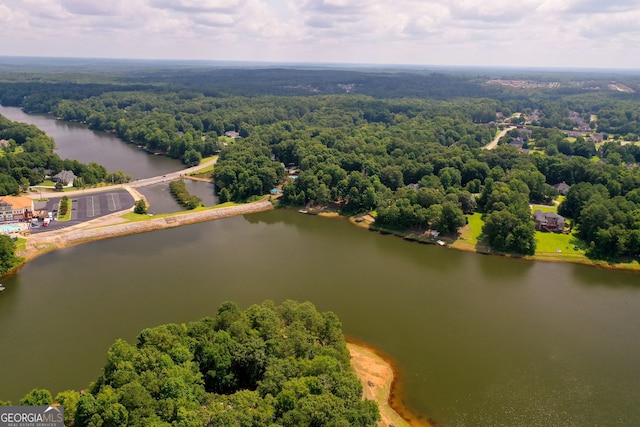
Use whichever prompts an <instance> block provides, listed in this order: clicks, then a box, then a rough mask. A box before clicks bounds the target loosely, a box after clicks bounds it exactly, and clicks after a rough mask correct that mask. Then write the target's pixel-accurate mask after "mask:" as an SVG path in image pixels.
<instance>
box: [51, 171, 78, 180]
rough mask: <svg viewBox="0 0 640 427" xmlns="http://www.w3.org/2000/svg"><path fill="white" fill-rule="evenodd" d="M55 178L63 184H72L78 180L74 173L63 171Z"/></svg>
mask: <svg viewBox="0 0 640 427" xmlns="http://www.w3.org/2000/svg"><path fill="white" fill-rule="evenodd" d="M54 178H55V179H57V180H58V181H62V182H71V181H73V180H74V179H76V178H77V176H76V175H75V174H74V173H73V172H72V171H68V170H63V171H62V172H60V173H58V174H56V175H54Z"/></svg>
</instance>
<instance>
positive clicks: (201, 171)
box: [189, 155, 218, 176]
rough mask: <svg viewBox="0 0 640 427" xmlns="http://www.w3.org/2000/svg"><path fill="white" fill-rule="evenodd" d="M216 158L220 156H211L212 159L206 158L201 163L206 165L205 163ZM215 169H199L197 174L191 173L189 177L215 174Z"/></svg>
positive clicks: (211, 167)
mask: <svg viewBox="0 0 640 427" xmlns="http://www.w3.org/2000/svg"><path fill="white" fill-rule="evenodd" d="M216 157H218V156H217V155H216V156H211V157H205V158H204V159H202V160H201V161H200V162H201V163H205V162H208V161H209V160H213V159H215V158H216ZM214 167H215V165H211V166H207V167H206V168H202V169H198V170H196V171H195V172H192V173H190V174H189V175H191V176H194V175H206V174H210V173H211V172H213V168H214Z"/></svg>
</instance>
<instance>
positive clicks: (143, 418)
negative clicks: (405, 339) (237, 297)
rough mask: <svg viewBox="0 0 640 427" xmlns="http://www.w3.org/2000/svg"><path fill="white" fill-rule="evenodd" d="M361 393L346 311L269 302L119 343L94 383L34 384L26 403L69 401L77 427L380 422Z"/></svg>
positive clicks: (70, 419) (232, 307)
mask: <svg viewBox="0 0 640 427" xmlns="http://www.w3.org/2000/svg"><path fill="white" fill-rule="evenodd" d="M361 396H362V384H361V383H360V381H359V379H358V378H357V377H356V376H355V374H354V372H353V370H352V368H351V365H350V356H349V352H348V350H347V348H346V343H345V339H344V335H343V334H342V330H341V324H340V321H339V320H338V318H337V316H336V315H335V314H333V313H331V312H324V313H320V312H318V311H317V310H316V308H315V307H314V306H313V305H312V304H311V303H308V302H305V303H298V302H294V301H285V302H284V303H282V304H281V305H279V306H277V305H275V304H274V303H273V302H271V301H267V302H264V303H262V304H260V305H253V306H251V307H249V308H248V309H247V310H245V311H242V310H240V309H239V308H238V306H237V305H236V304H234V303H232V302H226V303H223V304H222V305H221V306H220V307H219V308H218V312H217V314H216V315H215V317H207V318H204V319H202V320H199V321H197V322H191V323H188V324H169V325H162V326H158V327H155V328H148V329H145V330H143V331H142V332H141V333H140V335H138V338H137V341H136V343H135V344H129V343H127V342H126V341H124V340H117V341H116V342H115V343H114V344H113V345H112V346H111V348H110V349H109V351H108V354H107V362H106V364H105V365H104V368H103V369H102V375H100V377H99V378H98V379H97V380H96V381H95V382H93V383H92V384H91V385H90V386H89V388H88V389H87V390H85V391H83V392H82V393H79V392H77V391H73V390H68V391H63V392H61V393H58V394H57V395H56V396H55V398H54V397H52V395H51V393H50V392H49V391H48V390H45V389H34V390H32V391H31V392H30V393H28V394H27V395H26V396H25V397H24V398H23V399H22V400H21V401H20V404H21V405H49V404H51V403H52V402H57V403H59V404H62V405H64V409H65V425H67V426H76V427H84V426H89V427H98V426H114V427H115V426H118V427H124V426H140V427H148V426H156V427H163V426H167V427H169V426H183V427H188V426H192V427H202V426H212V427H213V426H215V427H224V426H229V427H231V426H265V427H266V426H275V425H279V426H292V427H293V426H336V427H337V426H345V427H346V426H363V427H364V426H374V425H376V423H377V421H378V420H379V418H380V415H379V412H378V407H377V405H376V403H375V402H373V401H371V400H363V399H362V398H361ZM4 403H9V402H4Z"/></svg>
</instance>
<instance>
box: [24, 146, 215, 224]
mask: <svg viewBox="0 0 640 427" xmlns="http://www.w3.org/2000/svg"><path fill="white" fill-rule="evenodd" d="M217 161H218V157H215V158H213V159H211V160H209V161H207V162H204V163H201V164H200V165H198V166H194V167H191V168H187V169H183V170H179V171H177V172H171V173H167V174H165V175H162V176H156V177H153V178H145V179H139V180H137V181H133V182H130V183H127V184H122V185H121V184H118V185H109V186H106V187H98V188H85V189H82V190H74V191H65V192H64V193H60V192H44V191H43V192H37V193H31V194H29V197H31V198H32V199H40V198H47V199H48V201H47V207H46V209H47V211H49V212H53V213H54V218H55V216H56V215H57V212H58V204H59V203H60V199H61V198H62V196H67V197H68V198H69V200H70V203H71V219H70V220H69V221H52V222H51V223H49V225H48V226H47V227H43V226H42V223H41V224H40V227H35V228H32V229H31V233H32V234H33V233H42V232H46V231H55V230H60V229H62V228H68V227H72V226H74V225H78V224H82V223H84V222H87V221H90V220H92V219H96V218H100V217H103V216H106V215H109V214H112V213H115V212H119V211H123V210H128V209H131V208H132V207H133V205H134V203H135V201H136V199H137V197H138V196H139V195H136V193H137V192H136V191H135V188H138V187H145V186H147V185H153V184H158V183H160V182H168V181H175V180H176V179H179V178H180V177H181V176H183V175H188V174H190V173H192V172H195V171H197V170H199V169H202V168H205V167H208V166H211V165H213V164H215V163H216V162H217ZM123 189H124V190H127V191H122V190H123Z"/></svg>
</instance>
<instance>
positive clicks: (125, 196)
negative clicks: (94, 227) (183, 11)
mask: <svg viewBox="0 0 640 427" xmlns="http://www.w3.org/2000/svg"><path fill="white" fill-rule="evenodd" d="M61 198H62V197H55V198H51V199H49V200H48V201H47V207H46V209H47V211H48V212H53V218H54V221H52V222H51V223H49V225H48V226H47V227H43V226H42V222H40V226H39V227H35V228H31V232H32V233H42V232H46V231H53V230H59V229H61V228H66V227H71V226H72V225H76V224H80V223H82V222H85V221H89V220H92V219H95V218H99V217H101V216H104V215H108V214H110V213H113V212H117V211H121V210H124V209H129V208H131V207H132V206H133V204H134V203H135V201H134V199H133V196H131V194H129V192H128V191H105V192H104V193H93V194H87V195H86V196H85V195H79V196H73V197H70V198H69V202H70V209H71V219H70V220H69V221H57V214H58V205H59V203H60V199H61Z"/></svg>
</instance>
